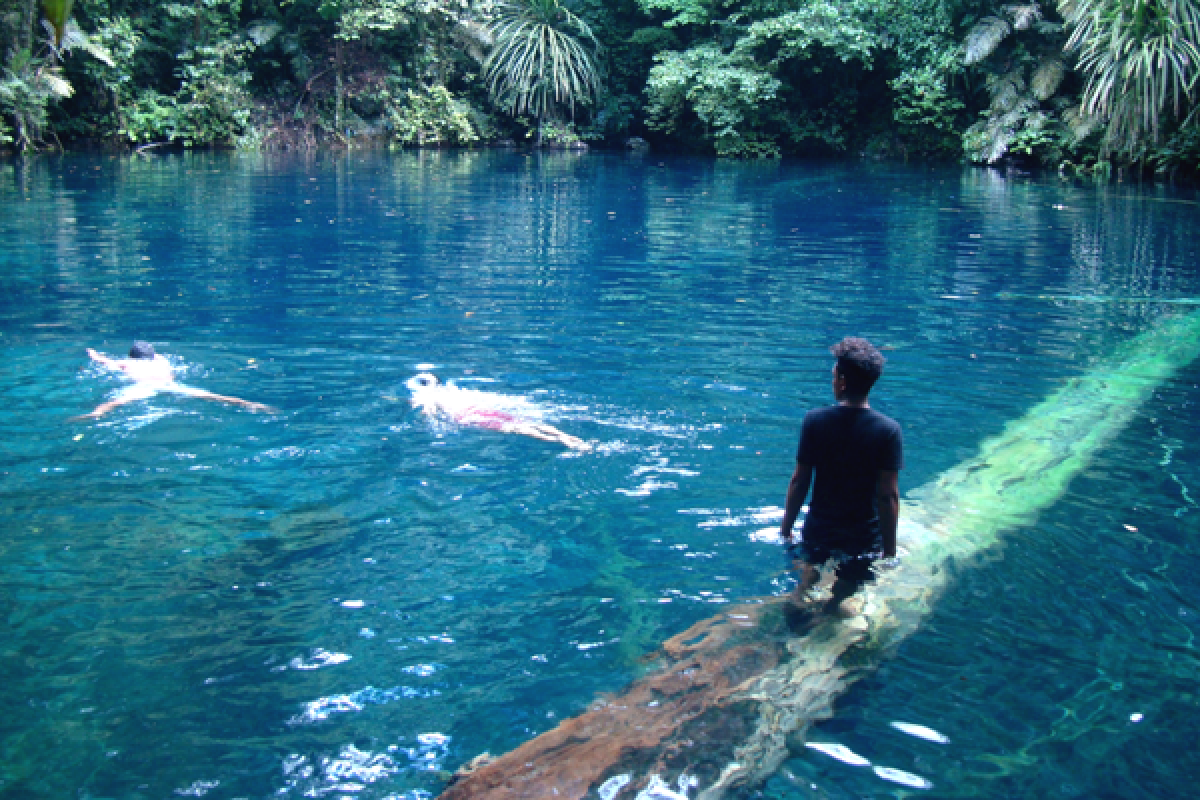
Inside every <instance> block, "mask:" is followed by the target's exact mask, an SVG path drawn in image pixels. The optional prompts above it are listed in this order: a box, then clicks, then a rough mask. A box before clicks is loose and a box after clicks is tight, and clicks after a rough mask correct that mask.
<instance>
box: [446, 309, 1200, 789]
mask: <svg viewBox="0 0 1200 800" xmlns="http://www.w3.org/2000/svg"><path fill="white" fill-rule="evenodd" d="M1197 357H1200V313H1195V314H1191V315H1187V316H1181V317H1175V318H1170V319H1167V320H1165V321H1164V322H1162V323H1161V324H1159V325H1157V326H1156V327H1154V328H1152V329H1150V330H1148V331H1146V332H1144V333H1142V334H1140V335H1139V336H1137V337H1135V338H1134V339H1133V340H1131V341H1130V342H1128V343H1126V344H1125V345H1123V346H1122V347H1120V348H1119V349H1118V350H1117V352H1116V353H1115V354H1114V355H1113V356H1111V357H1110V358H1108V359H1106V360H1104V361H1102V362H1100V363H1099V364H1097V365H1096V366H1094V367H1093V368H1092V369H1091V370H1089V371H1088V372H1087V373H1086V374H1084V375H1082V376H1080V377H1077V378H1074V379H1071V380H1070V381H1068V382H1067V383H1066V385H1065V386H1063V388H1062V389H1060V390H1059V391H1057V392H1055V393H1054V394H1053V395H1051V396H1050V397H1048V398H1047V399H1046V400H1044V401H1042V402H1041V403H1039V404H1038V405H1036V406H1034V407H1033V408H1032V409H1031V410H1030V411H1029V413H1027V414H1026V415H1025V416H1024V417H1022V418H1020V419H1018V420H1015V421H1014V422H1011V423H1009V425H1008V426H1007V427H1006V428H1005V429H1004V431H1003V432H1002V433H1000V434H999V435H998V436H995V437H993V438H991V439H988V440H986V441H985V442H984V443H983V444H982V445H981V447H980V450H979V453H978V455H976V456H975V457H974V458H971V459H969V460H967V461H965V462H964V463H962V464H960V465H958V466H956V467H954V468H952V469H950V470H947V471H946V472H945V473H943V474H942V475H941V476H939V477H938V478H937V479H936V480H934V481H932V482H931V483H929V484H927V485H926V486H923V487H921V488H919V489H916V490H914V491H913V492H911V493H910V494H909V498H908V500H907V501H906V502H905V503H904V506H903V509H902V512H901V517H902V520H901V530H900V532H899V542H900V547H901V548H902V550H903V551H904V552H903V557H902V558H901V559H900V561H899V564H898V565H897V566H895V567H893V568H891V569H888V570H885V571H883V573H882V574H881V576H880V578H879V580H878V581H876V582H875V583H874V584H873V585H871V586H869V587H868V588H867V589H866V590H864V592H863V593H862V601H863V609H862V613H861V614H860V615H859V616H856V617H853V618H850V619H840V618H832V617H830V618H825V619H823V620H822V621H821V622H819V623H818V624H817V625H816V626H815V627H814V628H812V629H811V630H809V631H807V632H805V633H804V634H803V635H799V636H795V635H791V634H790V633H789V627H788V624H787V621H788V620H787V618H788V613H787V611H788V607H789V604H787V603H786V602H785V599H784V598H779V597H773V598H764V599H762V600H759V601H757V602H753V603H747V604H745V605H742V606H739V607H737V608H735V609H732V610H730V611H728V612H726V613H724V614H721V615H719V616H717V617H713V618H711V619H707V620H703V621H701V622H699V623H697V624H696V625H694V626H692V627H691V628H689V629H688V630H687V631H684V632H683V633H681V634H679V635H678V636H675V637H673V638H672V639H669V640H668V641H667V642H666V643H665V644H664V645H663V647H662V649H661V651H660V653H659V654H658V655H659V658H660V661H661V666H660V668H659V669H658V670H656V671H655V672H653V673H651V674H649V675H647V676H646V677H644V678H641V679H639V680H637V681H635V682H634V683H633V684H632V685H631V686H630V687H629V688H628V689H626V690H625V691H624V692H622V693H621V694H620V695H617V696H614V697H608V698H602V699H601V700H599V701H598V702H597V703H595V704H594V705H593V707H592V708H591V710H589V711H587V712H586V713H584V714H582V715H580V716H578V717H574V718H572V719H569V720H565V721H564V722H562V723H561V724H560V725H559V726H558V727H556V728H554V729H553V730H551V731H548V732H546V733H544V734H542V735H541V736H538V737H537V738H535V739H533V740H531V741H529V742H526V743H525V744H523V745H522V746H520V747H519V748H517V749H516V750H514V751H512V752H511V753H508V754H506V755H504V756H501V757H500V758H498V759H495V760H492V761H489V762H486V763H483V764H481V765H478V766H477V767H476V768H475V769H474V770H473V771H472V772H471V773H470V774H466V775H463V776H461V777H460V778H459V779H458V780H457V781H455V782H454V783H453V784H452V785H451V786H450V787H448V788H447V789H446V791H445V792H444V793H443V794H442V797H443V798H445V800H465V798H475V799H476V800H479V799H483V800H501V799H502V798H503V799H505V800H507V799H508V798H514V799H515V798H557V799H558V800H572V798H583V797H586V796H588V794H589V792H590V793H591V794H592V795H593V796H596V793H595V791H594V790H595V789H597V788H598V787H600V786H602V785H606V783H605V782H606V781H607V782H608V783H607V785H606V788H609V789H610V790H611V791H608V792H606V795H608V796H609V798H610V800H611V798H615V797H619V798H633V797H635V796H636V795H637V794H638V792H639V791H640V790H642V789H644V788H645V787H646V786H647V785H648V784H649V783H650V781H651V780H653V779H655V778H656V777H657V778H660V779H666V780H667V782H668V783H669V784H672V785H679V784H680V779H681V778H683V781H682V784H683V785H688V784H691V785H693V786H697V787H698V788H699V792H698V793H697V794H696V795H695V797H694V800H717V798H720V797H723V796H725V795H726V793H728V792H729V791H730V790H733V789H737V788H740V787H748V786H753V785H756V784H758V783H760V782H761V781H763V780H765V779H766V778H767V777H768V776H770V775H771V774H772V773H773V772H774V771H775V770H777V769H778V768H779V766H780V765H781V764H782V762H783V760H784V758H785V757H786V756H787V753H788V749H789V743H790V745H791V746H792V747H795V746H796V745H798V744H799V742H800V741H801V740H802V738H803V736H804V734H805V732H806V731H807V729H808V727H809V725H811V724H812V723H813V722H814V721H816V720H821V719H827V718H829V717H831V716H832V714H833V701H834V699H835V698H836V697H837V696H838V695H840V694H841V693H842V692H843V691H845V689H846V687H848V686H849V685H850V684H851V683H852V682H853V681H855V680H857V679H858V678H859V677H862V676H863V675H864V674H866V673H867V672H869V671H870V670H872V669H874V668H875V667H876V666H877V665H878V663H879V662H880V661H881V660H882V659H883V658H884V657H885V656H886V654H887V652H888V649H889V648H890V647H891V646H892V645H894V644H895V643H897V642H899V641H900V640H902V639H903V638H905V637H906V636H908V635H909V634H911V633H912V632H913V631H914V630H916V628H917V627H918V625H919V624H920V622H921V620H922V619H923V618H924V617H925V615H926V614H928V613H929V612H930V610H931V609H932V607H933V603H934V601H935V600H936V598H937V596H938V595H939V594H940V593H941V591H942V590H943V589H944V588H945V586H946V584H947V582H948V579H949V578H948V573H949V571H948V570H947V569H945V567H946V565H947V563H948V562H949V561H951V560H952V559H964V558H969V557H970V556H972V555H974V554H976V553H978V552H980V551H982V550H984V549H987V548H989V547H991V546H993V545H994V544H996V542H997V541H998V540H999V538H1000V537H1001V536H1002V535H1003V534H1004V533H1005V532H1007V531H1010V530H1012V529H1014V528H1018V527H1021V526H1026V525H1029V524H1030V523H1032V522H1033V520H1034V519H1035V518H1036V516H1037V514H1038V513H1039V512H1040V511H1042V510H1043V509H1045V508H1047V507H1048V506H1050V505H1051V504H1052V503H1054V502H1055V501H1056V500H1057V499H1058V498H1059V497H1061V496H1062V494H1063V492H1065V491H1066V488H1067V485H1068V483H1069V482H1070V481H1071V479H1072V478H1074V477H1075V476H1076V475H1077V474H1079V472H1080V471H1081V470H1082V469H1083V468H1084V467H1086V466H1087V464H1088V463H1089V462H1090V461H1091V459H1092V457H1093V456H1094V455H1095V454H1096V453H1097V452H1098V451H1099V450H1100V449H1101V448H1102V447H1103V446H1104V445H1105V444H1107V443H1108V442H1109V441H1111V440H1112V439H1113V438H1114V437H1115V436H1116V435H1117V434H1118V433H1120V432H1121V431H1122V430H1123V429H1124V428H1125V426H1126V425H1127V424H1128V423H1129V421H1130V420H1131V419H1132V418H1133V416H1134V414H1135V413H1136V412H1137V409H1138V408H1139V406H1140V405H1141V404H1142V403H1143V402H1144V401H1145V400H1146V398H1147V397H1148V396H1149V395H1150V393H1151V392H1152V391H1154V389H1156V388H1157V387H1158V386H1160V385H1162V384H1163V383H1164V382H1165V381H1167V380H1169V379H1170V377H1171V376H1172V375H1173V374H1174V373H1175V372H1176V371H1177V370H1179V369H1181V368H1182V367H1185V366H1187V365H1188V364H1189V363H1191V362H1192V361H1193V360H1195V359H1196V358H1197Z"/></svg>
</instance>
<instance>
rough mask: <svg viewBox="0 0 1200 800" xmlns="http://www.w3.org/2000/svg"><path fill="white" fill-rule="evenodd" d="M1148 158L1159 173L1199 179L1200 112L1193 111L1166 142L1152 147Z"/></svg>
mask: <svg viewBox="0 0 1200 800" xmlns="http://www.w3.org/2000/svg"><path fill="white" fill-rule="evenodd" d="M1149 160H1150V163H1151V164H1152V165H1153V166H1154V169H1155V171H1156V172H1158V173H1160V174H1163V175H1167V176H1169V177H1172V178H1187V179H1189V180H1191V181H1196V180H1198V179H1200V113H1193V114H1192V115H1191V118H1190V119H1188V120H1187V121H1186V122H1185V123H1184V124H1183V125H1182V126H1180V128H1179V129H1178V130H1176V131H1175V133H1174V134H1172V135H1171V137H1170V138H1169V139H1167V140H1166V142H1164V143H1163V144H1162V145H1161V146H1159V147H1156V148H1154V149H1153V150H1152V151H1151V153H1150V159H1149Z"/></svg>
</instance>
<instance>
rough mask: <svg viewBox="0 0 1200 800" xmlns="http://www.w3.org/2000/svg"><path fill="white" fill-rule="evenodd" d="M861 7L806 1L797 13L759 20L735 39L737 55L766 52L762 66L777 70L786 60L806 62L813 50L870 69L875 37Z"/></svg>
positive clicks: (822, 0) (824, 1) (877, 40)
mask: <svg viewBox="0 0 1200 800" xmlns="http://www.w3.org/2000/svg"><path fill="white" fill-rule="evenodd" d="M865 11H866V8H865V4H862V3H854V2H847V3H832V2H828V1H827V0H809V2H807V3H805V4H804V7H803V8H801V9H799V10H797V11H789V12H787V13H785V14H780V15H779V16H777V17H770V18H768V19H764V20H759V21H758V22H755V23H753V24H751V25H750V26H749V27H748V28H747V29H746V31H745V33H744V34H743V35H742V36H741V37H740V38H739V39H738V41H737V44H736V45H735V46H734V50H735V51H737V52H740V53H746V54H751V53H761V52H764V51H765V52H766V53H767V54H769V55H770V58H769V59H768V60H767V61H766V63H765V66H766V67H767V68H768V69H778V68H779V67H781V66H782V65H783V63H784V62H785V61H787V60H788V59H803V58H810V57H812V56H813V54H814V50H815V49H816V48H817V47H824V48H827V49H828V50H830V51H831V52H832V53H833V55H834V56H836V57H837V58H838V60H840V61H841V62H842V63H846V62H849V61H860V62H862V63H863V64H865V65H868V66H869V65H870V63H871V58H872V54H873V52H874V51H875V50H876V49H877V48H878V47H879V44H880V41H879V37H878V36H876V34H875V33H874V32H873V31H872V30H871V29H870V27H869V26H868V25H867V24H866V20H865Z"/></svg>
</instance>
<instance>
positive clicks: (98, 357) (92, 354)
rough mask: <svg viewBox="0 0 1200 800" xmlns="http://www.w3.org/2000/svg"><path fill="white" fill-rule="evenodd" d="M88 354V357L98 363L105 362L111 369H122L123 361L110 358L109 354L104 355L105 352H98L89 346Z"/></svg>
mask: <svg viewBox="0 0 1200 800" xmlns="http://www.w3.org/2000/svg"><path fill="white" fill-rule="evenodd" d="M87 354H88V357H89V358H91V359H92V361H95V362H96V363H97V364H103V365H104V366H106V367H108V368H109V369H121V363H120V362H119V361H117V360H115V359H112V358H109V357H108V356H106V355H104V353H100V352H97V351H95V350H93V349H92V348H90V347H89V348H88V349H87Z"/></svg>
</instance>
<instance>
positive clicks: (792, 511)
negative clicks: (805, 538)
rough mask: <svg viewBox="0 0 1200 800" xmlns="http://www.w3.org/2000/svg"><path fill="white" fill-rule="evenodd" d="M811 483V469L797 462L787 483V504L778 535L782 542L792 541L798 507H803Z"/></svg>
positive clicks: (798, 512) (798, 513)
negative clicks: (781, 537)
mask: <svg viewBox="0 0 1200 800" xmlns="http://www.w3.org/2000/svg"><path fill="white" fill-rule="evenodd" d="M811 483H812V467H811V466H809V465H808V464H805V463H803V462H801V461H797V462H796V471H795V472H793V473H792V480H791V482H789V483H788V490H787V503H786V505H785V506H784V509H783V527H782V528H781V529H780V535H782V536H783V539H784V541H791V539H792V528H793V527H794V526H795V524H796V517H798V516H800V507H801V506H803V505H804V498H806V497H808V487H809V485H810V484H811Z"/></svg>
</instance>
